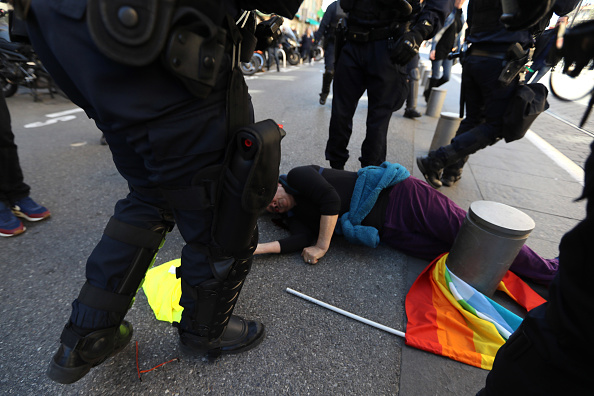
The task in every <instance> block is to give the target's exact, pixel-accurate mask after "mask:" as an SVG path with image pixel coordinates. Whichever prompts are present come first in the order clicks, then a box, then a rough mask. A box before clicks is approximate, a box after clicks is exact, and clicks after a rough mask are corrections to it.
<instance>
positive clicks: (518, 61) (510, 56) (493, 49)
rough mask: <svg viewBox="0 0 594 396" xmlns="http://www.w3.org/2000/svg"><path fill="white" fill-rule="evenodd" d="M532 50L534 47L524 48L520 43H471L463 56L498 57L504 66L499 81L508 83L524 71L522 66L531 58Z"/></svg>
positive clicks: (463, 57) (504, 83)
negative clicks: (495, 44) (493, 44)
mask: <svg viewBox="0 0 594 396" xmlns="http://www.w3.org/2000/svg"><path fill="white" fill-rule="evenodd" d="M533 52H534V48H530V49H528V50H526V49H524V47H522V45H521V44H520V43H513V44H511V45H504V46H487V45H480V44H472V45H471V46H470V48H469V49H468V50H467V51H466V54H465V56H469V55H470V56H479V57H486V58H493V59H500V60H501V61H502V62H504V68H503V70H502V71H501V74H500V75H499V82H500V83H501V84H503V85H509V84H510V83H511V82H512V81H513V80H514V79H515V78H516V77H517V76H518V75H519V74H520V73H524V72H525V67H524V66H525V65H526V63H528V62H530V60H531V59H532V53H533ZM465 56H464V55H463V56H462V64H464V59H465Z"/></svg>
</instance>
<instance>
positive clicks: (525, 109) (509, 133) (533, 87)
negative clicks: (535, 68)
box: [502, 83, 549, 143]
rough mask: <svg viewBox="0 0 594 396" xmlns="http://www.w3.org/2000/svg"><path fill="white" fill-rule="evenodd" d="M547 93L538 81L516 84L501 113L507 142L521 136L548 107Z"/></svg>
mask: <svg viewBox="0 0 594 396" xmlns="http://www.w3.org/2000/svg"><path fill="white" fill-rule="evenodd" d="M548 93H549V91H548V90H547V88H546V87H545V86H544V85H542V84H540V83H536V84H525V85H519V86H518V88H517V89H516V91H515V93H514V95H513V97H512V98H511V101H510V103H509V105H508V107H507V109H506V111H505V114H504V115H503V125H502V128H503V131H504V132H505V135H504V136H503V137H504V138H505V141H506V142H507V143H509V142H513V141H514V140H518V139H521V138H523V137H524V135H526V132H527V131H528V129H529V128H530V125H532V123H533V122H534V120H535V119H536V117H538V115H539V114H540V113H542V112H543V111H545V110H546V109H548V108H549V103H548V102H547V95H548Z"/></svg>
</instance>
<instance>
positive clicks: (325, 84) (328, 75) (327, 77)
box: [320, 71, 334, 105]
mask: <svg viewBox="0 0 594 396" xmlns="http://www.w3.org/2000/svg"><path fill="white" fill-rule="evenodd" d="M333 78H334V72H333V71H331V72H329V71H327V72H325V73H324V76H323V77H322V92H321V93H320V104H321V105H323V104H326V98H328V94H330V84H332V79H333Z"/></svg>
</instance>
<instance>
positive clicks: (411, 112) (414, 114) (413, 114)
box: [404, 109, 422, 118]
mask: <svg viewBox="0 0 594 396" xmlns="http://www.w3.org/2000/svg"><path fill="white" fill-rule="evenodd" d="M421 116H422V114H421V113H419V112H418V111H417V110H416V109H406V110H404V117H405V118H419V117H421Z"/></svg>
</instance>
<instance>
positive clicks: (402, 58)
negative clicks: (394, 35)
mask: <svg viewBox="0 0 594 396" xmlns="http://www.w3.org/2000/svg"><path fill="white" fill-rule="evenodd" d="M431 32H433V26H432V25H431V24H430V23H429V21H426V20H422V21H420V22H419V23H417V24H416V25H415V26H414V27H413V28H412V29H411V30H410V31H408V32H406V33H404V34H403V35H402V36H401V37H400V38H399V39H398V40H397V41H396V43H394V45H393V46H392V48H390V51H391V54H390V58H391V59H392V62H394V63H396V64H397V65H401V66H405V65H407V64H408V62H410V61H411V60H412V59H413V58H414V57H415V56H416V55H417V54H418V53H419V47H420V45H421V43H422V42H423V40H425V38H426V37H429V35H430V34H431Z"/></svg>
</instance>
